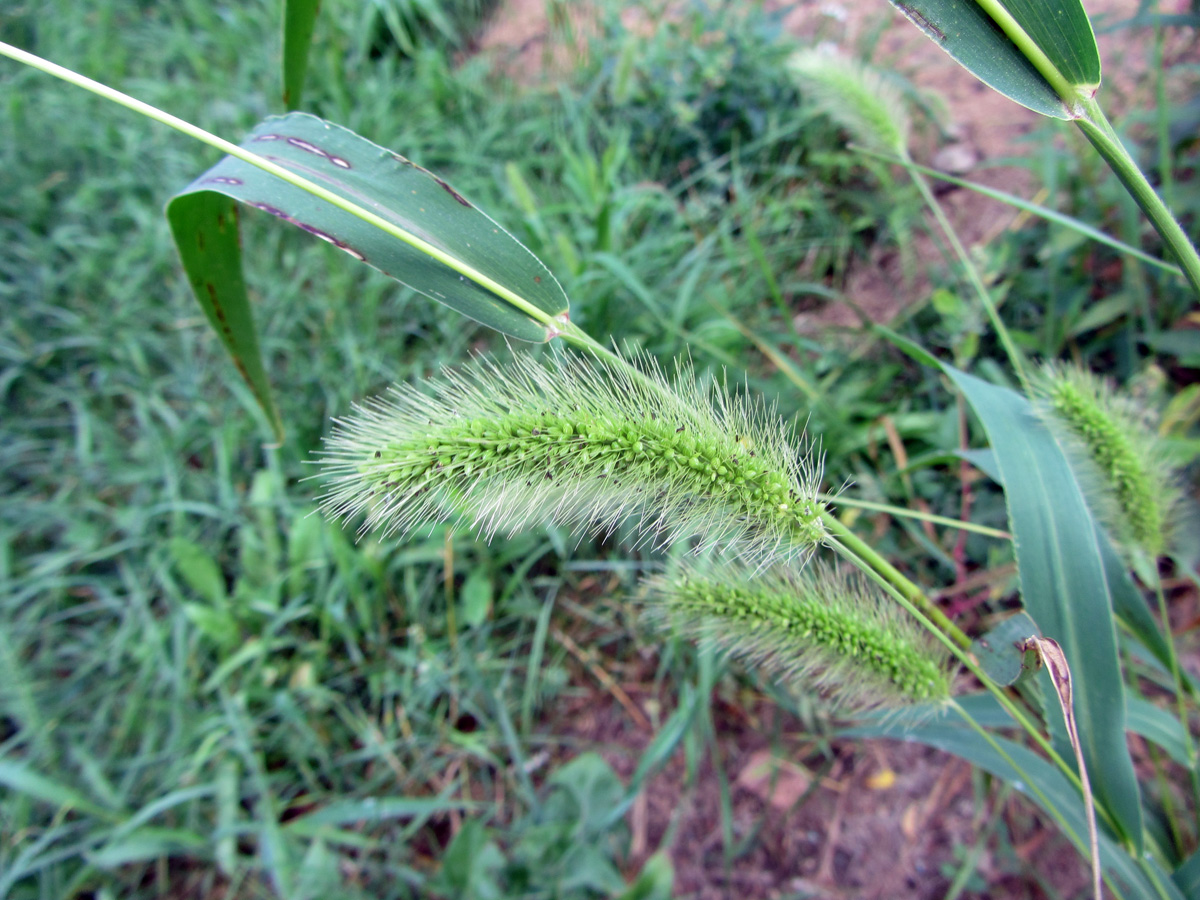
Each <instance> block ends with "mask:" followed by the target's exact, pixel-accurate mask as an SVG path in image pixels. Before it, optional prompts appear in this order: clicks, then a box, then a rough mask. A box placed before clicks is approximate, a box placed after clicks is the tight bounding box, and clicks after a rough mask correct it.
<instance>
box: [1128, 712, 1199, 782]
mask: <svg viewBox="0 0 1200 900" xmlns="http://www.w3.org/2000/svg"><path fill="white" fill-rule="evenodd" d="M1125 716H1126V718H1127V720H1128V722H1129V730H1130V731H1132V732H1133V733H1134V734H1140V735H1141V736H1142V737H1144V738H1145V739H1146V740H1148V741H1153V742H1154V743H1155V744H1158V746H1160V747H1162V748H1163V749H1164V750H1166V751H1167V755H1169V756H1170V757H1171V759H1173V760H1175V762H1177V763H1179V764H1180V765H1181V766H1185V767H1186V766H1187V765H1188V749H1187V735H1186V734H1185V733H1184V730H1183V725H1182V724H1181V723H1180V721H1179V719H1177V718H1176V717H1175V716H1173V715H1171V713H1169V712H1167V711H1166V710H1165V709H1159V708H1158V707H1157V706H1155V705H1154V704H1153V703H1150V702H1149V701H1147V700H1143V699H1142V698H1141V697H1127V698H1126V699H1125Z"/></svg>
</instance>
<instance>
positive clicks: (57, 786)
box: [0, 759, 119, 821]
mask: <svg viewBox="0 0 1200 900" xmlns="http://www.w3.org/2000/svg"><path fill="white" fill-rule="evenodd" d="M0 785H3V786H4V787H6V788H8V789H9V790H10V791H13V792H14V793H17V794H24V795H25V796H27V797H30V798H32V799H34V800H40V801H42V802H43V803H48V804H50V805H51V806H57V807H61V808H64V809H72V810H75V811H77V812H81V813H86V814H87V815H89V816H95V817H96V818H97V819H102V820H108V821H115V820H116V819H117V818H119V816H118V814H117V813H115V812H113V811H112V810H109V809H105V808H104V807H103V806H100V805H98V804H96V803H93V802H92V801H91V800H89V799H88V798H87V797H85V796H83V794H81V793H79V791H77V790H75V789H74V788H71V787H68V786H67V785H65V784H61V783H59V782H57V781H54V780H52V779H50V778H47V777H46V776H44V775H39V774H38V773H37V772H35V771H33V770H32V769H30V768H28V767H26V766H23V765H21V764H20V763H16V762H12V761H10V760H4V759H0Z"/></svg>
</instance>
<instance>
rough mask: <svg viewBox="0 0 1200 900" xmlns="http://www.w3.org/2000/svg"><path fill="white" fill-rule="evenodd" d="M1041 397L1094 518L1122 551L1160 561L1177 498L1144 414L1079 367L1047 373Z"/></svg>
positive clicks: (1042, 380) (1048, 368)
mask: <svg viewBox="0 0 1200 900" xmlns="http://www.w3.org/2000/svg"><path fill="white" fill-rule="evenodd" d="M1038 393H1039V395H1040V399H1041V405H1042V408H1043V410H1044V413H1045V417H1046V421H1047V423H1048V425H1049V426H1050V427H1051V429H1052V430H1053V431H1054V432H1055V434H1056V435H1057V436H1058V437H1059V440H1060V443H1061V444H1062V445H1063V448H1064V450H1065V451H1066V452H1067V454H1068V457H1069V458H1070V459H1071V460H1072V462H1073V463H1074V464H1075V465H1076V469H1077V472H1079V474H1080V484H1081V487H1082V488H1083V489H1084V492H1085V494H1086V495H1087V497H1088V503H1089V505H1090V506H1091V507H1092V511H1093V513H1095V515H1096V516H1097V517H1098V518H1099V519H1100V520H1101V521H1103V522H1104V523H1105V524H1106V525H1107V526H1108V527H1109V529H1110V531H1111V532H1112V533H1113V536H1114V538H1115V539H1116V540H1117V542H1118V543H1121V544H1123V545H1126V546H1136V547H1140V548H1141V549H1142V550H1144V551H1145V552H1146V553H1147V554H1148V555H1149V556H1151V557H1158V556H1161V555H1162V554H1163V552H1164V551H1165V550H1166V549H1167V544H1168V540H1169V536H1170V525H1171V517H1172V513H1174V512H1175V508H1176V505H1177V503H1178V501H1179V498H1180V493H1179V489H1178V488H1177V487H1176V486H1175V484H1174V483H1173V481H1172V477H1171V467H1170V464H1169V462H1168V460H1167V457H1166V454H1165V453H1164V452H1163V450H1162V447H1161V443H1160V442H1159V440H1158V438H1157V436H1156V435H1155V433H1154V431H1153V430H1152V428H1151V427H1150V426H1149V424H1148V423H1147V420H1146V415H1145V411H1144V410H1142V409H1139V408H1138V407H1137V406H1136V405H1135V404H1134V403H1133V402H1132V401H1130V400H1128V399H1126V398H1124V397H1122V396H1119V395H1118V394H1116V393H1114V392H1113V390H1112V388H1111V387H1109V385H1108V384H1107V383H1105V382H1104V381H1103V380H1102V379H1100V378H1098V377H1096V376H1095V375H1093V374H1092V373H1091V372H1088V371H1085V370H1083V369H1080V368H1078V367H1075V366H1059V365H1048V366H1046V367H1045V369H1044V370H1043V371H1042V375H1041V378H1040V381H1039V384H1038Z"/></svg>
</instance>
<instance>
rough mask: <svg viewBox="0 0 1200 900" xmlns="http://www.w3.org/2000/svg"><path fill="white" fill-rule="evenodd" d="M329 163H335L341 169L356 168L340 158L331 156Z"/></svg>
mask: <svg viewBox="0 0 1200 900" xmlns="http://www.w3.org/2000/svg"><path fill="white" fill-rule="evenodd" d="M329 161H330V162H331V163H333V164H334V165H335V166H337V167H338V168H339V169H352V168H354V167H353V166H352V165H350V163H348V162H346V160H344V159H342V158H341V157H340V156H330V157H329Z"/></svg>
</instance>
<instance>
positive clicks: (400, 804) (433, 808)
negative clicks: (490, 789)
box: [284, 783, 474, 835]
mask: <svg viewBox="0 0 1200 900" xmlns="http://www.w3.org/2000/svg"><path fill="white" fill-rule="evenodd" d="M456 784H457V783H456ZM472 808H474V807H473V806H472V804H470V803H468V802H466V801H463V800H452V799H450V798H449V797H448V796H446V795H444V794H443V795H441V796H438V797H364V798H361V799H357V800H336V801H334V802H333V803H330V804H328V805H327V806H323V807H321V808H320V809H318V810H314V811H313V812H311V813H307V814H305V815H303V816H300V817H298V818H295V819H292V820H291V821H290V822H288V823H287V825H285V826H284V830H285V831H289V832H296V833H299V834H309V835H312V834H316V829H317V828H319V827H322V826H339V825H352V824H355V823H371V824H375V823H378V822H385V821H387V820H389V819H411V818H419V819H422V820H426V819H428V818H429V817H430V816H433V815H436V814H437V813H443V812H449V811H451V810H457V811H461V810H464V809H472Z"/></svg>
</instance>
